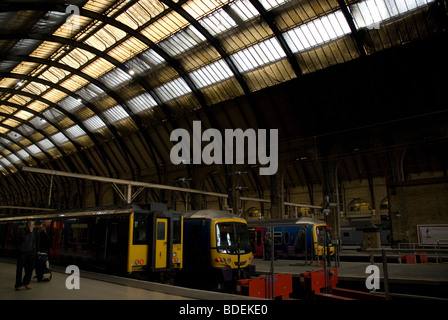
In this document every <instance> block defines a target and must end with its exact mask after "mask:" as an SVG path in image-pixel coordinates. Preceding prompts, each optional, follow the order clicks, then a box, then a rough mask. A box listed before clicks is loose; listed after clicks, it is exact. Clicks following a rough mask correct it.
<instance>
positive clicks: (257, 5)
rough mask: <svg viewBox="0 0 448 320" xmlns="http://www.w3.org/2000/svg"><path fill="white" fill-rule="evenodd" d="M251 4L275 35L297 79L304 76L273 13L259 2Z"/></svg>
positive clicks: (253, 0) (255, 1)
mask: <svg viewBox="0 0 448 320" xmlns="http://www.w3.org/2000/svg"><path fill="white" fill-rule="evenodd" d="M249 2H250V3H251V4H252V5H253V6H254V8H255V9H256V10H257V11H258V12H259V13H260V16H261V17H262V18H263V20H264V21H266V23H267V24H268V26H269V28H270V29H271V30H272V32H273V33H274V36H275V38H276V39H277V41H278V43H279V44H280V46H281V48H282V49H283V51H284V52H285V54H286V58H287V59H288V61H289V64H290V65H291V67H292V69H293V70H294V73H295V74H296V76H297V78H298V77H300V76H302V75H303V72H302V69H301V68H300V66H299V63H298V62H297V59H296V58H295V56H294V54H293V53H292V50H291V48H290V47H289V46H288V44H287V43H286V40H285V38H284V37H283V35H282V33H281V32H280V29H279V28H278V27H277V24H276V22H275V19H274V17H273V16H272V13H271V12H269V11H267V10H266V9H265V7H263V5H262V4H261V3H260V1H259V0H249Z"/></svg>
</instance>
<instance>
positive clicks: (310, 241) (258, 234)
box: [248, 218, 334, 259]
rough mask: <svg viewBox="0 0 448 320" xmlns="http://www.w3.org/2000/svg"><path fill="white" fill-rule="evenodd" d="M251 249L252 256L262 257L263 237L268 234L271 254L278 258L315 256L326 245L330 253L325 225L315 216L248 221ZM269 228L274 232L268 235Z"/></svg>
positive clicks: (319, 253) (332, 251)
mask: <svg viewBox="0 0 448 320" xmlns="http://www.w3.org/2000/svg"><path fill="white" fill-rule="evenodd" d="M248 226H249V230H250V234H251V240H252V246H253V251H254V253H255V256H256V257H264V255H265V252H264V251H265V249H264V239H265V237H266V235H267V234H268V235H269V237H271V239H273V244H274V254H275V257H278V258H304V257H305V256H307V257H308V258H309V259H315V258H316V257H319V256H321V255H322V254H323V253H324V252H325V247H329V253H330V254H331V255H333V254H334V247H333V246H332V244H331V238H330V233H329V232H328V230H327V225H326V224H325V223H324V222H322V221H319V220H317V219H311V218H300V219H281V220H271V219H266V220H249V221H248ZM272 227H273V228H274V235H273V237H272V234H271V233H272Z"/></svg>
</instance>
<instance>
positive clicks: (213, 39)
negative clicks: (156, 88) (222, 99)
mask: <svg viewBox="0 0 448 320" xmlns="http://www.w3.org/2000/svg"><path fill="white" fill-rule="evenodd" d="M160 1H161V2H163V3H164V4H166V5H167V6H168V7H170V8H171V9H173V10H174V11H176V12H177V13H178V14H180V15H181V16H182V17H183V18H184V19H185V20H187V21H188V22H189V23H190V24H191V25H193V26H194V27H195V28H196V29H197V30H198V31H199V32H200V33H201V34H202V35H203V36H204V37H205V38H206V39H207V41H208V42H209V43H210V44H211V45H212V46H213V47H214V48H215V49H216V51H217V52H218V53H219V54H220V55H221V57H222V58H223V60H224V61H225V63H226V64H227V66H228V67H229V68H230V70H231V71H232V73H233V74H234V76H235V78H236V80H237V81H238V84H239V85H240V86H241V88H242V89H243V92H244V94H245V95H246V97H247V99H248V100H249V103H250V106H251V108H252V111H253V113H254V116H255V118H256V120H257V123H258V126H259V127H266V126H265V125H264V119H262V117H261V115H260V113H259V112H257V110H256V106H255V103H254V101H252V93H251V91H250V89H249V86H248V84H247V82H246V80H245V79H244V77H243V75H242V74H241V73H240V71H239V70H238V68H237V67H236V65H235V63H234V62H233V60H232V59H231V58H230V56H229V55H228V54H227V52H226V51H225V50H224V48H223V46H222V45H221V42H220V41H219V39H218V38H216V37H213V36H212V35H211V34H210V32H208V31H207V29H205V28H204V27H203V26H202V25H201V24H200V23H199V22H198V21H197V20H196V19H194V18H193V17H192V16H191V15H190V14H189V13H188V12H187V11H186V10H185V9H184V8H182V6H181V5H180V4H179V3H175V2H173V1H171V0H160ZM204 111H205V112H206V115H207V117H208V118H209V119H210V120H211V121H212V124H213V125H214V127H218V123H217V122H216V120H214V119H213V118H214V117H213V115H212V114H210V112H209V111H208V110H207V108H204ZM241 113H242V114H244V112H241Z"/></svg>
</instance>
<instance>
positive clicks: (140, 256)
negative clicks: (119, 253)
mask: <svg viewBox="0 0 448 320" xmlns="http://www.w3.org/2000/svg"><path fill="white" fill-rule="evenodd" d="M133 242H134V213H131V214H130V215H129V238H128V261H127V272H128V273H131V272H133V271H143V270H145V269H146V266H147V264H148V245H144V244H138V245H134V244H133Z"/></svg>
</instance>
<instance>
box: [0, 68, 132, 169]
mask: <svg viewBox="0 0 448 320" xmlns="http://www.w3.org/2000/svg"><path fill="white" fill-rule="evenodd" d="M0 76H3V77H11V78H16V79H22V80H23V79H25V80H28V81H32V82H37V83H42V84H44V85H46V86H49V87H51V88H53V89H56V90H59V91H61V92H64V93H65V94H67V95H69V96H72V97H73V98H75V99H82V97H81V96H79V95H77V94H76V93H74V92H72V91H70V90H68V89H66V88H64V87H62V86H60V85H58V84H55V83H53V82H51V81H47V80H44V79H40V78H36V77H31V76H22V75H20V74H12V73H4V72H0ZM20 92H22V91H20ZM82 102H83V104H84V105H85V106H86V107H88V108H89V109H90V110H92V111H93V113H95V114H96V115H97V116H98V117H99V118H100V119H101V121H103V122H104V123H105V124H106V126H107V128H108V129H109V130H110V131H111V132H112V134H113V136H114V137H115V138H116V139H117V140H118V142H119V144H120V146H121V148H122V153H123V154H124V155H125V159H126V160H127V163H128V166H129V168H130V170H131V171H132V166H131V163H130V159H129V157H128V154H130V152H129V150H128V148H127V147H126V145H125V144H124V143H123V141H122V139H121V138H120V135H119V133H118V132H117V130H116V129H115V127H114V126H113V125H112V124H111V123H110V122H109V120H107V118H106V117H104V116H103V115H102V114H101V112H100V111H99V110H98V109H97V108H96V106H95V105H93V104H92V103H90V102H89V101H86V100H85V99H82ZM134 162H135V163H136V161H135V159H134Z"/></svg>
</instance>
